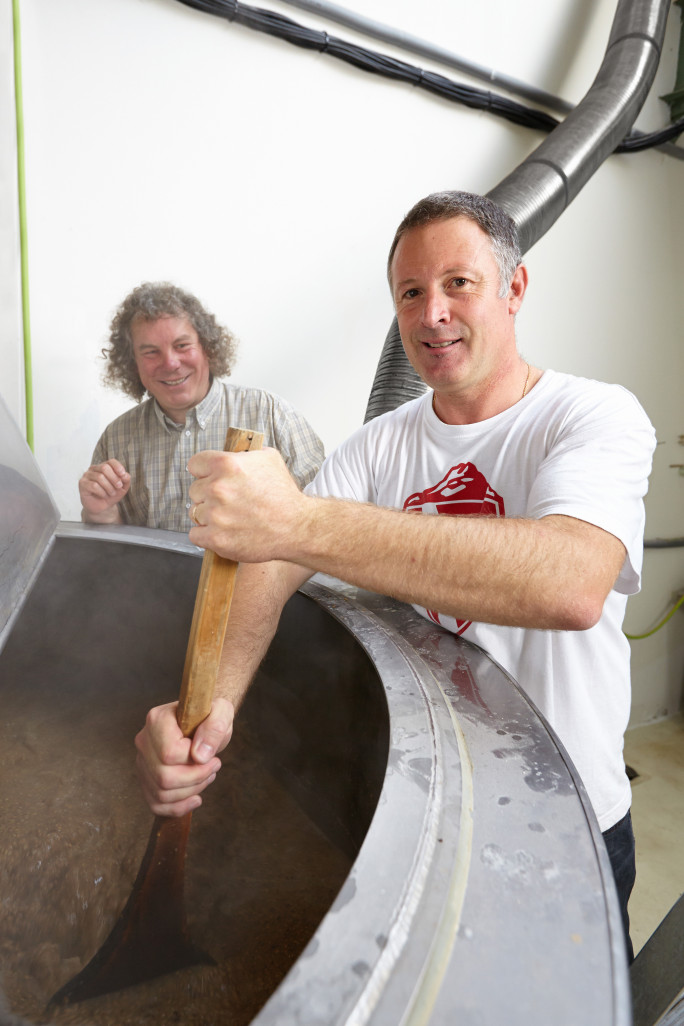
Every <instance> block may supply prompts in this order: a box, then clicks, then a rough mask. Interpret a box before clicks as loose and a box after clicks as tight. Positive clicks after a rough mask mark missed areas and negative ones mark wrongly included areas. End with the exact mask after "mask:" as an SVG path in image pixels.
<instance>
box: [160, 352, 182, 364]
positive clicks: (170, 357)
mask: <svg viewBox="0 0 684 1026" xmlns="http://www.w3.org/2000/svg"><path fill="white" fill-rule="evenodd" d="M164 366H165V367H179V366H180V354H179V353H177V352H176V350H175V349H169V350H167V351H166V352H165V353H164Z"/></svg>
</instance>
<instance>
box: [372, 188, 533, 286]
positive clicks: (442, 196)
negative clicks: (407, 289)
mask: <svg viewBox="0 0 684 1026" xmlns="http://www.w3.org/2000/svg"><path fill="white" fill-rule="evenodd" d="M452 217H466V218H468V219H469V220H470V221H474V222H475V224H477V225H478V226H479V227H480V228H481V229H482V231H483V232H485V234H486V235H488V236H489V238H490V240H491V245H492V252H493V253H494V259H495V260H496V264H497V267H498V269H499V295H500V296H501V297H502V298H503V297H504V296H505V295H506V293H507V292H508V288H509V285H510V284H511V281H512V279H513V275H514V274H515V270H516V268H517V267H518V265H519V264H520V262H521V260H522V253H521V251H520V243H519V241H518V230H517V228H516V227H515V222H514V221H513V218H511V217H509V215H508V214H507V213H506V211H505V210H503V209H502V208H501V207H500V206H499V205H498V204H497V203H494V201H493V200H490V199H487V197H486V196H478V195H477V193H474V192H457V191H453V192H433V193H431V194H430V195H429V196H426V197H425V198H424V199H422V200H418V202H417V203H416V204H414V206H412V207H411V209H410V210H409V212H408V214H406V216H405V217H404V220H403V221H402V222H401V224H400V225H399V227H398V228H397V230H396V232H395V235H394V239H393V240H392V245H391V247H390V251H389V256H388V258H387V278H388V280H389V282H390V285H391V283H392V261H393V259H394V254H395V252H396V249H397V246H398V245H399V240H400V239H401V238H403V236H404V235H406V233H407V232H409V231H411V229H412V228H422V227H424V226H425V225H426V224H430V223H432V222H433V221H449V220H451V218H452Z"/></svg>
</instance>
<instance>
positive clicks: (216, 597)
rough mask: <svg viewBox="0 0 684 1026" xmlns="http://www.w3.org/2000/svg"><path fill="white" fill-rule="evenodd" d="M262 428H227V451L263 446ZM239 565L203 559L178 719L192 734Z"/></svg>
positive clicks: (211, 680)
mask: <svg viewBox="0 0 684 1026" xmlns="http://www.w3.org/2000/svg"><path fill="white" fill-rule="evenodd" d="M263 440H264V436H263V434H262V433H261V432H259V431H247V430H245V429H243V428H228V433H227V435H226V444H225V445H224V447H223V448H224V451H225V452H248V451H249V450H254V449H260V448H261V446H262V444H263ZM237 568H238V564H237V563H235V562H233V560H232V559H224V558H223V556H218V555H217V554H216V553H215V552H211V551H210V550H209V549H207V551H206V552H205V553H204V557H203V559H202V571H201V573H200V579H199V585H198V587H197V597H196V599H195V609H194V612H193V614H192V624H191V627H190V638H189V640H188V648H187V651H186V654H185V667H184V669H183V681H182V683H181V691H180V698H179V700H178V709H177V712H176V718H177V720H178V725H179V726H180V728H181V730H182V731H183V735H184V737H190V736H191V735H192V734H194V732H195V728H196V727H197V726H199V724H200V723H201V722H202V720H204V719H206V717H207V716H208V715H209V712H210V710H211V703H212V700H213V697H214V688H215V686H216V675H217V673H218V667H219V662H220V659H221V649H222V648H223V639H224V637H225V633H226V626H227V624H228V614H229V613H230V604H231V601H232V599H233V590H234V588H235V575H236V573H237Z"/></svg>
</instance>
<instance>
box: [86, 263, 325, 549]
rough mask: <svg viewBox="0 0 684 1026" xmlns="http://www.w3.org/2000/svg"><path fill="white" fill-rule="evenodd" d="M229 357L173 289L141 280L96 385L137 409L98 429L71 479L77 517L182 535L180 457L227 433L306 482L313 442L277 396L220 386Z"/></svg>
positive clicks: (205, 319) (190, 302)
mask: <svg viewBox="0 0 684 1026" xmlns="http://www.w3.org/2000/svg"><path fill="white" fill-rule="evenodd" d="M235 350H236V340H235V338H234V337H233V336H232V334H231V333H230V332H229V331H228V330H227V329H226V328H224V327H222V326H221V325H220V324H218V323H217V322H216V318H215V317H214V315H213V314H211V313H209V312H208V311H207V310H205V309H204V307H203V306H202V304H201V303H200V301H199V300H198V299H197V298H196V297H195V296H193V295H192V294H190V293H188V292H184V291H183V290H182V289H180V288H178V287H177V286H175V285H171V284H169V283H167V282H145V283H143V284H142V285H138V286H137V288H135V289H133V291H132V292H131V293H130V294H129V295H128V296H126V298H125V299H124V301H123V302H122V304H121V305H120V307H119V308H118V310H117V312H116V314H115V316H114V319H113V320H112V323H111V326H110V335H109V346H108V348H107V349H104V350H103V356H104V357H105V359H106V360H107V368H106V371H105V376H104V379H105V382H106V383H107V384H109V385H112V386H113V387H115V388H119V389H121V391H123V392H124V393H125V394H126V395H129V396H131V398H132V399H135V400H137V402H138V405H137V406H135V407H133V409H131V410H128V411H127V412H126V413H124V414H123V415H122V416H120V417H118V418H117V419H116V420H114V421H112V423H111V424H109V426H108V427H107V428H106V429H105V431H104V432H103V434H102V436H101V438H100V440H99V442H98V443H97V446H96V447H95V452H94V453H93V458H92V465H91V466H90V467H89V468H88V470H86V472H85V474H84V475H83V477H82V478H81V480H80V481H79V492H80V495H81V503H82V506H83V513H82V516H83V519H84V520H86V521H88V522H90V523H97V524H120V523H123V524H138V525H140V526H144V527H159V528H163V529H165V530H169V531H188V530H189V529H190V527H191V526H192V523H191V520H190V511H191V507H192V503H191V501H190V498H189V494H188V491H189V488H190V483H191V481H192V476H191V475H190V473H189V472H188V470H187V469H186V468H187V463H188V460H189V459H190V457H191V456H192V455H193V454H194V453H195V452H199V451H200V450H204V449H214V450H215V449H219V450H220V449H223V443H224V439H225V436H226V431H227V429H228V427H231V426H232V427H245V428H251V429H253V430H255V431H262V432H263V433H264V443H265V444H266V445H270V446H272V447H273V448H276V449H278V450H279V451H280V453H281V455H282V457H283V459H284V460H285V463H286V464H287V466H288V468H289V470H290V473H291V474H292V476H293V477H294V478H295V480H296V481H297V483H298V485H299V486H300V487H302V488H303V487H304V485H306V484H308V482H309V481H310V480H311V479H312V478H313V477H314V475H315V473H316V471H317V470H318V468H319V466H320V464H321V461H322V459H323V455H324V453H323V445H322V443H321V441H320V439H319V438H318V436H317V435H316V434H315V433H314V431H313V430H312V428H311V427H310V426H309V424H308V423H307V421H306V420H305V419H304V417H302V416H301V414H299V413H297V411H296V410H294V409H293V408H292V407H291V406H290V405H289V404H288V403H287V402H285V401H284V400H282V399H280V398H279V397H278V396H275V395H273V394H272V393H270V392H265V391H263V390H262V389H257V388H246V387H244V386H240V385H233V384H230V383H228V382H226V381H222V380H220V378H221V377H222V376H223V375H226V376H227V375H229V374H230V372H231V369H232V363H233V359H234V356H235ZM145 394H147V395H148V398H147V399H145V401H142V400H143V399H144V397H145Z"/></svg>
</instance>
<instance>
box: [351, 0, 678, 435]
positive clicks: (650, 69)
mask: <svg viewBox="0 0 684 1026" xmlns="http://www.w3.org/2000/svg"><path fill="white" fill-rule="evenodd" d="M669 8H670V0H619V2H618V5H617V9H616V12H615V18H614V20H613V26H612V29H611V32H610V36H609V39H608V46H607V49H606V53H605V56H604V59H603V62H602V64H601V67H600V68H599V72H598V74H597V76H596V78H595V79H594V82H593V84H592V85H591V87H590V89H589V91H588V92H587V94H586V96H585V97H584V99H583V100H582V101H581V103H579V104H578V106H577V107H575V109H574V110H573V111H571V113H570V114H568V116H567V117H566V118H565V120H564V121H563V123H562V124H560V125H559V126H558V128H555V129H554V130H553V132H551V134H550V135H548V136H547V137H546V138H545V139H544V141H543V142H542V143H541V144H540V146H538V147H537V149H536V150H535V151H534V152H533V153H532V154H530V156H529V157H527V159H526V160H524V161H523V162H522V164H519V165H518V167H517V168H515V170H514V171H512V172H511V173H510V174H509V175H507V177H506V178H504V179H503V181H501V182H500V183H499V184H498V185H496V186H495V187H494V188H493V189H492V190H491V191H490V192H489V193H487V195H488V196H489V198H490V199H492V200H494V201H495V202H496V203H498V204H499V205H500V206H501V207H503V209H504V210H506V211H507V213H508V214H510V216H511V217H512V218H513V220H514V221H515V223H516V226H517V228H518V233H519V236H520V245H521V249H522V252H523V253H526V252H527V250H528V249H530V248H531V247H532V246H533V245H534V243H535V242H537V241H538V240H539V239H540V238H541V237H542V235H544V234H545V233H546V232H547V231H548V230H549V228H550V227H551V226H552V225H553V224H554V222H555V221H556V220H557V219H558V218H559V217H560V215H561V214H562V213H563V211H564V210H565V209H566V207H567V206H568V205H569V204H570V203H571V202H572V201H573V199H575V197H576V196H577V194H578V193H579V191H580V190H581V189H582V188H583V186H584V185H586V183H587V182H588V181H589V179H590V178H591V176H592V175H593V174H594V173H595V172H596V171H597V170H598V168H599V167H600V166H601V164H602V163H603V161H604V160H606V158H607V157H609V156H610V154H611V153H612V152H613V150H614V149H615V147H616V146H617V145H618V143H620V142H621V140H622V139H623V138H624V137H625V135H627V133H628V132H629V130H630V128H631V127H632V125H633V123H634V121H635V119H636V117H637V115H638V113H639V111H640V110H641V107H642V106H643V103H644V101H645V99H646V96H647V95H648V92H649V89H650V88H651V85H652V83H653V79H654V77H655V73H656V70H657V68H658V62H659V60H660V54H661V49H662V45H663V38H664V36H665V24H666V21H667V15H668V11H669ZM424 391H425V385H424V383H423V382H422V381H421V379H420V378H419V377H418V375H417V374H416V372H415V371H414V370H413V368H412V367H411V365H410V364H409V362H408V360H407V359H406V356H405V354H404V349H403V346H402V344H401V338H400V336H399V329H398V327H397V321H396V318H395V319H394V321H393V323H392V326H391V327H390V330H389V332H388V335H387V338H386V339H385V344H384V346H383V350H382V353H381V356H380V360H379V362H378V367H377V371H376V374H375V380H374V381H373V387H372V389H371V394H370V397H369V400H368V406H367V408H366V416H365V418H364V419H365V421H369V420H372V419H373V417H377V416H379V415H380V414H381V413H386V412H387V411H388V410H393V409H395V408H396V407H397V406H400V405H401V404H402V403H405V402H407V401H408V400H409V399H414V398H416V396H419V395H422V394H423V392H424Z"/></svg>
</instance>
